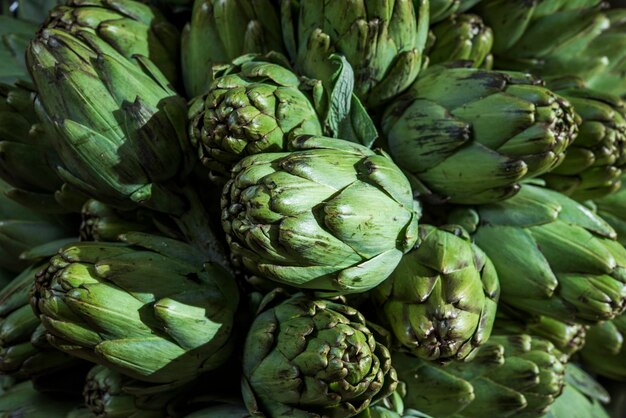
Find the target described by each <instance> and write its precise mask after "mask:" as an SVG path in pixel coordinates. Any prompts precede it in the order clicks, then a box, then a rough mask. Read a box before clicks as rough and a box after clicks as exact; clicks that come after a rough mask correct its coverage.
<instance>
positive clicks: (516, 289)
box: [450, 184, 626, 324]
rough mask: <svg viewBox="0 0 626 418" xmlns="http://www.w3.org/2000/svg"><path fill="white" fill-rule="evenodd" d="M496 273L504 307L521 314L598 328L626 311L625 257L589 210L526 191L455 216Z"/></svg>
mask: <svg viewBox="0 0 626 418" xmlns="http://www.w3.org/2000/svg"><path fill="white" fill-rule="evenodd" d="M450 221H451V222H454V223H458V224H460V225H463V226H465V227H466V229H467V230H468V231H469V232H470V233H472V234H473V238H474V240H475V243H476V245H478V246H479V247H480V248H481V249H482V250H483V251H484V252H485V253H486V254H487V256H489V258H490V259H491V261H492V262H493V264H494V265H495V267H496V271H497V272H498V277H499V279H500V286H501V288H502V293H501V297H500V298H501V301H502V302H504V303H505V304H507V305H510V306H512V307H514V308H517V309H519V310H521V311H524V312H529V313H532V314H536V315H546V316H548V317H551V318H555V319H559V320H562V321H566V322H577V323H582V324H593V323H597V322H598V321H603V320H608V319H611V318H613V317H614V316H615V315H617V314H619V313H620V312H622V311H623V310H624V308H625V307H626V249H624V247H623V246H622V245H621V244H619V243H618V242H617V241H616V240H615V231H614V230H613V229H612V228H611V227H610V226H609V225H608V224H607V223H606V222H605V221H603V220H602V219H600V218H599V217H598V216H596V215H594V214H593V213H592V212H591V211H590V210H589V209H587V208H586V207H584V206H582V205H580V204H579V203H577V202H576V201H574V200H572V199H570V198H568V197H567V196H564V195H562V194H560V193H558V192H555V191H552V190H548V189H544V188H541V187H538V186H533V185H530V184H526V185H524V186H523V187H522V190H521V191H520V193H519V194H518V195H517V196H515V197H513V198H511V199H509V200H506V201H504V202H499V203H493V204H490V205H484V206H479V207H476V208H475V209H468V208H463V209H457V210H455V211H454V212H453V213H452V214H451V216H450Z"/></svg>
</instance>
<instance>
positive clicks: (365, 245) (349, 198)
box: [222, 135, 418, 295]
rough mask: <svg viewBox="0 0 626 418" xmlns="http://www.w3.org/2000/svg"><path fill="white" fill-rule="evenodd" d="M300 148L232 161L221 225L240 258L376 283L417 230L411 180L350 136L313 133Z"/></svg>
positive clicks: (288, 271)
mask: <svg viewBox="0 0 626 418" xmlns="http://www.w3.org/2000/svg"><path fill="white" fill-rule="evenodd" d="M291 149H292V150H293V151H291V152H283V153H264V154H257V155H253V156H249V157H246V158H244V159H243V160H241V161H240V162H239V163H238V164H237V165H236V166H235V168H234V169H233V177H232V179H231V180H230V181H229V183H228V184H227V185H226V187H225V188H224V193H223V195H222V226H223V228H224V231H225V232H226V234H227V241H228V243H229V245H230V249H231V253H232V257H233V259H234V261H235V263H237V264H239V265H243V266H245V267H246V268H247V269H248V270H249V271H250V272H251V273H252V274H256V275H259V276H261V277H266V278H269V279H272V280H274V281H276V282H279V283H281V284H285V285H288V286H292V287H296V288H302V289H312V290H317V291H320V292H326V293H328V294H333V295H336V294H347V293H358V292H364V291H366V290H369V289H372V288H373V287H375V286H377V285H378V284H380V283H381V282H382V281H383V280H385V279H386V278H387V277H388V276H389V275H390V274H391V273H392V272H393V270H394V268H395V267H396V265H397V264H398V263H399V262H400V259H401V257H402V254H404V253H406V252H408V251H409V250H410V249H411V248H412V247H413V245H414V244H415V242H416V240H417V229H418V228H417V223H418V215H417V213H416V211H415V209H416V205H415V202H414V200H413V197H412V194H411V189H410V186H409V183H408V180H407V179H406V177H405V176H404V175H403V174H402V172H401V171H400V170H399V169H398V167H396V166H395V164H394V163H393V162H392V161H391V159H390V158H389V157H388V156H387V155H386V154H384V153H383V152H380V151H372V150H370V149H368V148H366V147H364V146H361V145H358V144H355V143H351V142H348V141H342V140H338V139H333V138H324V137H312V136H306V135H304V136H300V137H297V138H296V139H294V140H293V141H292V142H291Z"/></svg>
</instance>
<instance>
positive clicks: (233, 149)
mask: <svg viewBox="0 0 626 418" xmlns="http://www.w3.org/2000/svg"><path fill="white" fill-rule="evenodd" d="M299 85H300V80H299V79H298V76H297V75H296V74H295V73H293V72H292V71H290V70H289V69H287V68H284V67H282V66H280V65H278V64H274V63H270V62H264V61H257V60H255V59H254V58H253V57H242V59H240V60H238V61H237V64H234V65H233V66H231V68H229V69H228V70H227V71H224V72H222V73H221V75H220V76H218V77H217V78H216V79H215V80H214V81H213V82H212V83H211V84H210V86H209V89H208V93H207V94H205V95H203V96H200V97H198V98H196V99H195V100H193V101H192V102H191V106H190V109H189V121H190V137H191V141H192V143H193V145H194V146H196V147H197V149H198V155H199V157H200V160H201V161H202V163H203V164H204V165H205V166H206V167H207V168H208V169H209V170H210V171H211V173H212V174H213V175H214V176H222V177H224V176H227V175H228V173H229V172H230V170H231V168H232V167H233V166H234V165H235V164H236V163H237V162H239V160H241V159H242V158H244V157H246V156H248V155H253V154H259V153H261V152H280V151H286V150H287V145H288V141H289V138H290V136H291V135H294V134H310V135H321V134H322V127H321V125H320V121H319V120H318V116H317V113H316V112H315V109H314V108H313V104H312V103H311V102H310V101H309V98H308V97H307V96H306V95H305V94H304V93H303V92H302V91H301V90H300V89H299Z"/></svg>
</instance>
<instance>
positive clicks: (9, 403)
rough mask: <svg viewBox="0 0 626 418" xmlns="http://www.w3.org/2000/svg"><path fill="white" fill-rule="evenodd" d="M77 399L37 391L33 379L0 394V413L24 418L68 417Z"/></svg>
mask: <svg viewBox="0 0 626 418" xmlns="http://www.w3.org/2000/svg"><path fill="white" fill-rule="evenodd" d="M77 404H78V402H76V401H75V400H66V399H63V398H59V397H55V396H51V395H46V394H43V393H39V392H37V391H36V390H35V389H34V388H33V384H32V382H31V381H26V382H22V383H18V384H16V385H15V386H13V387H11V388H9V389H8V390H7V391H6V392H4V393H3V394H1V395H0V415H1V416H6V417H12V416H19V417H24V418H66V417H67V414H68V413H70V411H72V409H73V408H74V407H75V406H77Z"/></svg>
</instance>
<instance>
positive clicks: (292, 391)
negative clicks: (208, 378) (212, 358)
mask: <svg viewBox="0 0 626 418" xmlns="http://www.w3.org/2000/svg"><path fill="white" fill-rule="evenodd" d="M294 335H298V336H299V337H298V338H293V336H294ZM243 368H244V370H243V375H244V379H243V385H242V389H243V391H244V399H245V400H246V404H247V406H248V410H249V411H250V413H251V414H253V415H255V416H257V415H258V416H280V415H285V416H286V415H288V414H293V415H294V416H306V415H310V414H317V415H319V416H332V417H336V418H342V417H346V418H347V417H352V416H354V415H356V414H358V413H359V412H361V411H363V410H365V409H366V408H367V407H368V406H369V405H370V403H373V402H376V401H377V400H379V399H382V398H385V397H386V396H388V395H389V394H391V393H392V392H393V391H394V390H395V388H396V385H397V379H396V372H395V370H394V369H393V367H392V366H391V358H390V354H389V351H388V350H387V348H386V347H385V346H383V345H382V344H380V343H379V342H378V341H377V340H376V339H375V337H374V335H373V334H372V332H371V331H370V329H369V328H368V327H367V325H366V323H365V319H364V317H363V315H361V314H360V313H359V312H358V311H357V310H355V309H354V308H351V307H348V306H346V305H342V304H338V303H335V302H331V301H327V300H314V299H308V298H307V297H306V296H304V295H302V294H297V295H295V296H293V297H292V298H290V299H288V300H287V301H285V302H283V303H281V304H279V305H277V306H275V307H273V308H270V309H267V310H265V311H264V312H262V313H261V314H260V315H259V316H257V318H256V319H255V320H254V322H253V324H252V327H251V328H250V331H249V333H248V337H247V339H246V343H245V346H244V355H243ZM261 414H265V415H261Z"/></svg>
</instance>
